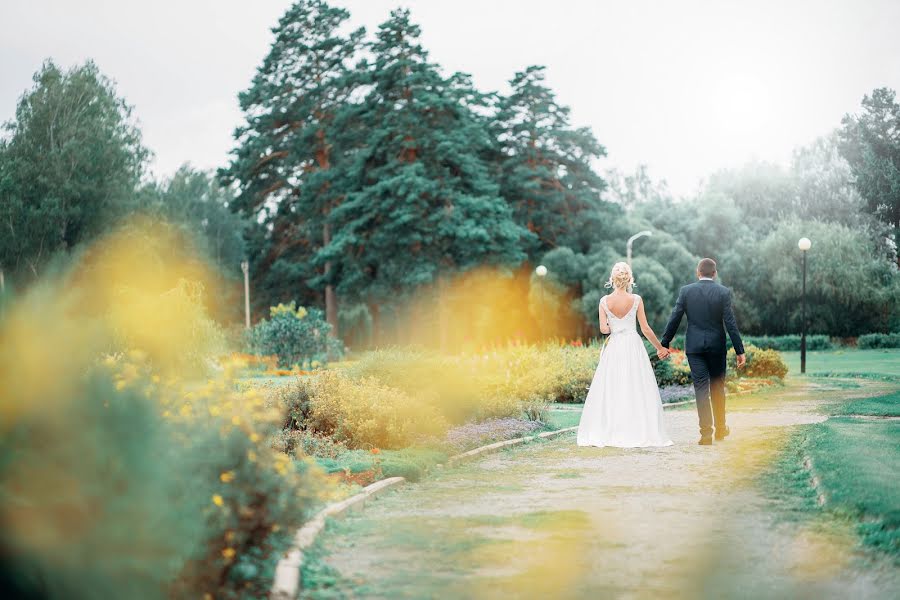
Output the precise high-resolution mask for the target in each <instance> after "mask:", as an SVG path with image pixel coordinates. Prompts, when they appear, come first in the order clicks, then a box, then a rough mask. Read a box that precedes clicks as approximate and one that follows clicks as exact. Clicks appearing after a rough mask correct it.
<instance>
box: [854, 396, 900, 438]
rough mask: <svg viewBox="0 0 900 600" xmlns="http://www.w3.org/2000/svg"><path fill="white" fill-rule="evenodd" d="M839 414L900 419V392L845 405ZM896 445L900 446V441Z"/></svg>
mask: <svg viewBox="0 0 900 600" xmlns="http://www.w3.org/2000/svg"><path fill="white" fill-rule="evenodd" d="M839 412H840V414H842V415H871V416H879V417H900V392H895V393H893V394H888V395H886V396H876V397H875V398H864V399H862V400H855V401H853V402H850V403H849V404H846V405H844V406H843V407H842V408H841V410H840V411H839ZM894 444H895V445H896V444H900V440H895V441H894Z"/></svg>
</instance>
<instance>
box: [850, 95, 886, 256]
mask: <svg viewBox="0 0 900 600" xmlns="http://www.w3.org/2000/svg"><path fill="white" fill-rule="evenodd" d="M862 108H863V110H862V112H861V113H859V114H858V115H846V116H845V117H844V119H843V120H842V124H843V127H842V129H841V132H840V137H841V152H842V153H843V155H844V158H846V159H847V162H849V163H850V167H851V168H852V170H853V175H854V176H855V177H856V187H857V189H858V190H859V193H860V194H861V195H862V197H863V198H865V200H866V203H867V204H868V208H869V210H870V211H871V212H872V213H873V214H874V215H875V216H876V217H878V218H879V219H881V220H883V221H884V222H886V223H888V224H889V225H890V226H891V227H892V228H893V229H894V241H895V242H896V243H897V244H898V245H900V104H898V103H897V101H896V94H895V92H894V90H891V89H888V88H879V89H876V90H875V91H874V92H872V95H871V96H865V97H863V100H862ZM895 247H897V246H895ZM898 261H900V258H898Z"/></svg>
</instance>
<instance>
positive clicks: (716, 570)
mask: <svg viewBox="0 0 900 600" xmlns="http://www.w3.org/2000/svg"><path fill="white" fill-rule="evenodd" d="M861 385H862V386H861V387H857V388H855V389H846V386H842V385H841V384H840V382H828V381H817V382H809V381H795V382H792V383H790V384H789V385H788V386H787V387H786V388H784V389H779V390H775V391H770V392H767V393H763V394H758V395H755V396H752V397H747V398H736V399H730V400H729V407H730V412H729V424H730V425H731V429H732V432H733V433H732V435H731V437H729V438H728V440H727V441H726V442H723V443H718V444H716V445H715V446H713V447H711V448H710V447H700V446H698V445H696V440H697V424H696V420H697V419H696V413H695V411H694V410H693V407H692V406H688V407H685V409H675V410H672V411H670V412H667V425H668V428H669V433H670V434H671V435H672V438H673V440H674V441H675V446H674V447H670V448H662V449H638V450H618V449H609V448H604V449H599V448H590V449H588V448H577V447H576V446H575V445H574V436H572V435H568V436H565V437H562V438H560V439H555V440H552V441H549V442H544V443H535V444H532V445H529V446H526V447H523V448H521V449H517V450H512V451H509V452H506V453H503V454H498V455H494V456H492V457H489V458H486V459H484V460H481V461H479V462H477V463H474V464H472V465H468V466H466V467H463V468H459V469H453V470H448V471H446V472H444V473H441V474H439V475H437V476H435V477H431V478H428V479H427V480H425V481H423V482H422V483H420V484H417V485H410V486H408V487H406V488H405V489H401V490H399V491H397V492H395V493H392V494H390V495H388V496H385V497H383V498H382V499H379V500H377V501H375V502H373V503H371V504H370V505H368V506H367V507H366V509H365V511H364V512H363V513H361V514H359V515H354V516H350V517H348V518H347V519H346V520H344V521H342V522H338V523H335V524H333V525H331V526H330V527H329V530H328V531H327V532H326V534H325V535H324V536H323V537H322V540H321V547H320V557H321V558H320V561H321V562H320V563H319V564H320V565H322V564H324V565H326V567H325V572H323V571H322V569H320V570H319V571H318V573H317V574H316V573H314V574H312V575H311V576H310V578H309V579H310V581H308V582H307V584H310V583H316V582H318V583H321V582H322V581H323V579H327V580H331V579H332V577H334V581H335V583H334V586H333V587H329V588H328V590H327V593H326V590H325V589H320V591H319V592H312V591H311V592H305V595H306V596H307V597H339V598H344V597H346V598H441V599H445V598H606V597H614V598H653V597H667V598H673V597H674V598H703V597H709V598H722V597H730V598H762V597H768V598H817V599H819V598H850V597H852V598H889V597H896V596H894V595H893V594H895V593H896V590H897V589H900V587H898V586H900V576H898V573H897V571H896V570H892V569H890V568H887V567H884V566H880V565H878V564H872V563H871V562H866V561H864V560H863V558H862V557H861V556H859V555H857V554H856V553H855V550H854V544H855V540H854V539H853V537H852V535H851V532H849V531H842V530H840V528H836V527H835V526H833V525H830V526H828V527H822V526H817V525H816V523H814V522H812V523H811V522H808V521H807V522H803V521H796V520H791V519H787V518H785V515H784V513H783V511H780V510H779V509H778V505H777V503H775V502H774V501H772V500H770V499H767V498H766V496H764V495H763V494H762V493H761V492H760V491H759V490H758V489H757V488H756V482H757V481H758V477H757V476H758V474H759V472H760V470H761V469H763V468H765V467H766V466H767V465H768V464H769V463H770V462H771V460H772V459H773V458H774V457H775V455H776V454H777V453H778V451H779V449H780V448H781V447H782V444H783V442H784V441H785V440H786V439H787V437H788V435H789V434H790V431H791V426H794V425H798V424H802V423H811V422H816V421H820V420H823V419H824V418H825V411H824V409H825V408H826V407H827V406H828V404H830V403H833V402H837V401H839V400H841V399H846V398H848V397H863V396H869V395H872V394H873V393H876V392H877V391H879V390H882V389H884V385H885V384H878V383H871V382H866V383H862V384H861Z"/></svg>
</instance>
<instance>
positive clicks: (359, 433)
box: [278, 371, 448, 448]
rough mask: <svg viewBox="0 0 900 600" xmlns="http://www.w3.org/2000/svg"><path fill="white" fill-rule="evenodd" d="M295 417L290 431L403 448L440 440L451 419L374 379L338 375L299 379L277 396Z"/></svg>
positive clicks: (355, 445) (363, 444)
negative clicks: (297, 430) (448, 419)
mask: <svg viewBox="0 0 900 600" xmlns="http://www.w3.org/2000/svg"><path fill="white" fill-rule="evenodd" d="M278 397H279V398H280V399H281V401H282V402H285V403H286V404H287V405H288V406H289V407H290V410H291V412H292V414H293V418H292V419H291V421H290V426H289V428H290V427H293V428H302V429H304V430H306V431H309V432H312V433H315V434H318V435H324V436H328V437H330V438H331V439H333V440H334V441H336V442H338V443H341V444H346V445H347V446H348V447H351V448H373V447H375V448H403V447H406V446H409V445H411V444H412V443H413V442H414V441H415V440H417V439H422V438H428V437H435V436H442V435H443V434H444V433H445V432H446V430H447V427H448V423H447V420H446V419H445V418H444V417H443V416H442V415H441V414H440V412H438V410H437V409H436V408H435V406H434V405H433V403H431V402H428V401H422V399H420V398H414V397H412V396H409V395H408V394H406V393H404V392H403V391H402V390H399V389H396V388H391V387H389V386H387V385H385V384H384V383H382V382H379V381H378V380H376V379H372V378H364V379H362V380H359V381H356V380H353V379H351V378H350V377H348V376H347V375H345V374H343V373H340V372H337V371H323V372H321V373H319V374H318V375H315V376H311V377H303V378H298V379H297V380H296V382H294V383H293V384H291V386H289V387H287V388H284V389H282V390H280V391H279V392H278Z"/></svg>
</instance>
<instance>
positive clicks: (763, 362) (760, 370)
mask: <svg viewBox="0 0 900 600" xmlns="http://www.w3.org/2000/svg"><path fill="white" fill-rule="evenodd" d="M744 351H745V354H746V355H747V364H746V365H745V366H744V368H743V369H738V368H737V357H736V356H735V353H734V348H731V349H730V350H729V351H728V369H729V371H730V373H731V374H732V375H736V376H738V377H767V378H771V377H775V378H777V379H784V377H785V375H787V373H788V367H787V364H786V363H785V362H784V359H783V358H781V354H779V353H778V351H776V350H761V349H759V348H757V347H756V346H752V345H749V344H745V346H744Z"/></svg>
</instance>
